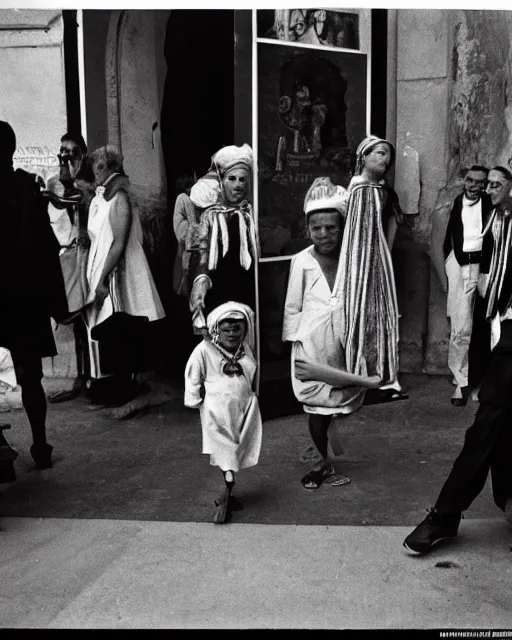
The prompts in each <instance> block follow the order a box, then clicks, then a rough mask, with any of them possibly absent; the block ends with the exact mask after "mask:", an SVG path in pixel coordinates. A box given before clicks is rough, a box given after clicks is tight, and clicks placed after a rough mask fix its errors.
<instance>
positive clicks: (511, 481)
mask: <svg viewBox="0 0 512 640" xmlns="http://www.w3.org/2000/svg"><path fill="white" fill-rule="evenodd" d="M505 411H506V410H505V409H504V412H505ZM511 451H512V410H510V409H508V410H507V414H506V418H505V421H504V424H503V427H502V429H501V432H500V434H499V436H498V441H497V442H496V446H495V447H494V453H493V456H492V459H491V478H492V493H493V497H494V502H495V504H496V506H497V507H498V508H499V509H501V510H502V511H504V510H505V503H506V502H507V500H508V499H509V498H512V473H511V472H510V452H511Z"/></svg>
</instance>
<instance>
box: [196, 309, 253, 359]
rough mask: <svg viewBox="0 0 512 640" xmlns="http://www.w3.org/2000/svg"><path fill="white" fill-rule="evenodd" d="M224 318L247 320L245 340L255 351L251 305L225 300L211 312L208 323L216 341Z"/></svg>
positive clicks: (210, 332)
mask: <svg viewBox="0 0 512 640" xmlns="http://www.w3.org/2000/svg"><path fill="white" fill-rule="evenodd" d="M224 320H245V323H246V325H247V331H246V334H245V337H244V342H245V343H246V344H247V345H248V346H249V348H250V349H251V351H254V344H255V330H254V311H253V310H252V309H251V307H249V306H247V305H246V304H242V303H240V302H225V303H224V304H221V305H219V306H218V307H216V308H215V309H214V310H213V311H212V312H211V313H209V314H208V318H207V320H206V324H207V325H208V332H209V334H210V336H212V338H213V340H214V341H215V338H216V337H217V336H218V334H219V324H220V323H221V322H223V321H224Z"/></svg>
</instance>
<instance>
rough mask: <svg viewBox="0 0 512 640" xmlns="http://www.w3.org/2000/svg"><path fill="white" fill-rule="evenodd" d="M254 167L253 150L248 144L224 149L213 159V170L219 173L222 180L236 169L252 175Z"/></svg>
mask: <svg viewBox="0 0 512 640" xmlns="http://www.w3.org/2000/svg"><path fill="white" fill-rule="evenodd" d="M252 165H253V158H252V149H251V147H250V146H249V145H248V144H243V145H242V146H241V147H237V146H236V145H230V146H228V147H222V149H220V150H219V151H217V153H216V154H215V155H214V156H213V158H212V168H215V169H216V170H217V171H218V173H219V175H220V177H221V178H223V177H224V176H225V175H226V174H227V173H229V172H231V171H233V170H234V169H245V170H246V171H247V172H248V173H251V172H252Z"/></svg>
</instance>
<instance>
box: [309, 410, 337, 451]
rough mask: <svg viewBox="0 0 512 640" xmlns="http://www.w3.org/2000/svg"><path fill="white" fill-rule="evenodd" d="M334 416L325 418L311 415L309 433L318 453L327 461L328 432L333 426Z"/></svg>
mask: <svg viewBox="0 0 512 640" xmlns="http://www.w3.org/2000/svg"><path fill="white" fill-rule="evenodd" d="M331 420H332V416H324V415H319V414H314V413H310V414H309V433H310V434H311V439H312V440H313V443H314V445H315V447H316V448H317V449H318V453H319V454H320V455H321V456H322V459H323V460H324V461H325V460H326V459H327V446H328V442H329V441H328V438H327V430H328V429H329V425H330V424H331Z"/></svg>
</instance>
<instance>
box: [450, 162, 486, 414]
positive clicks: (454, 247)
mask: <svg viewBox="0 0 512 640" xmlns="http://www.w3.org/2000/svg"><path fill="white" fill-rule="evenodd" d="M487 174H488V170H487V169H486V168H485V167H481V166H478V165H474V166H472V167H471V169H469V171H468V172H467V173H466V176H465V179H464V191H463V193H461V194H460V195H459V196H457V197H456V198H455V201H454V203H453V208H452V210H451V213H450V219H449V222H448V227H447V229H446V236H445V241H444V246H443V249H444V258H445V270H446V276H447V279H448V301H447V315H448V317H449V318H450V324H451V332H450V343H449V349H448V367H449V368H450V371H451V372H452V374H453V378H454V381H455V382H456V385H457V386H456V389H455V392H454V394H453V396H452V398H451V403H452V404H453V405H454V406H464V405H465V404H466V403H467V400H468V396H469V390H470V389H469V379H468V374H469V351H470V342H471V335H472V330H473V318H474V309H475V299H476V297H477V296H476V292H477V285H478V280H479V277H480V274H481V273H487V272H488V271H489V266H490V258H491V253H492V234H487V235H486V237H485V238H482V232H483V230H484V228H485V225H486V223H487V221H488V219H489V216H490V213H491V211H492V208H493V207H492V202H491V200H490V198H489V196H488V195H487V194H486V193H485V192H484V190H485V187H486V183H487ZM484 326H485V325H484ZM484 335H485V334H484ZM482 346H484V347H485V348H486V349H487V350H488V349H489V346H488V345H482ZM482 373H483V372H482Z"/></svg>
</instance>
